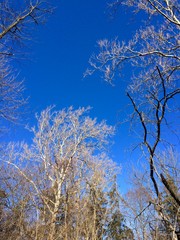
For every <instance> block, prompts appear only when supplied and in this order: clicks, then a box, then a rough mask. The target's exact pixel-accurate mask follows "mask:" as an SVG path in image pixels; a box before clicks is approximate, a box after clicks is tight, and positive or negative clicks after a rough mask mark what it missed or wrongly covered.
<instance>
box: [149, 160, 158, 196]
mask: <svg viewBox="0 0 180 240" xmlns="http://www.w3.org/2000/svg"><path fill="white" fill-rule="evenodd" d="M150 178H151V180H152V182H153V185H154V189H155V192H156V195H157V197H159V189H158V185H157V182H156V180H155V178H154V161H153V156H152V155H150Z"/></svg>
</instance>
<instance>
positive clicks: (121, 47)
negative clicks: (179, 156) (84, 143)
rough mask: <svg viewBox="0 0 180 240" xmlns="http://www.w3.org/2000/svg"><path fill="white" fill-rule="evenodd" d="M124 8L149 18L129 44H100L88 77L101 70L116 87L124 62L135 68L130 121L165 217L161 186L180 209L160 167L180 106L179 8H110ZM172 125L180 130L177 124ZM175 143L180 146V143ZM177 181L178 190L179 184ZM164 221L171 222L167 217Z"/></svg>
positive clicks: (144, 0) (157, 4) (147, 3)
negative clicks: (137, 133)
mask: <svg viewBox="0 0 180 240" xmlns="http://www.w3.org/2000/svg"><path fill="white" fill-rule="evenodd" d="M122 5H123V6H128V7H131V8H132V9H133V10H134V11H135V12H138V11H144V17H146V16H147V17H148V20H147V21H146V23H145V25H143V26H142V28H141V29H138V30H137V32H136V34H135V36H134V37H133V38H132V40H130V41H129V42H128V43H125V42H120V41H118V40H117V39H115V40H113V41H109V40H100V41H98V44H99V48H100V52H99V54H97V55H93V56H92V57H91V58H90V61H89V62H90V65H91V68H90V69H89V70H87V72H86V73H87V74H92V73H94V72H95V71H96V70H98V71H100V72H102V73H103V76H104V79H105V80H106V81H108V82H109V83H111V84H113V80H114V79H115V78H117V77H120V73H121V71H122V67H123V66H125V64H129V65H131V66H132V67H133V73H134V76H133V77H132V79H131V81H130V82H129V84H128V87H127V96H128V98H129V99H130V102H131V104H132V107H133V113H132V115H131V119H133V120H135V121H136V123H137V122H138V123H139V125H138V127H140V129H142V135H141V139H142V142H141V143H140V144H139V146H140V149H141V151H142V153H143V155H144V159H146V161H147V162H148V166H149V177H150V179H151V182H152V187H153V189H154V193H155V199H156V200H155V201H153V204H154V207H155V209H156V211H157V213H158V214H159V215H160V216H161V217H162V219H164V218H165V214H164V212H163V211H162V207H163V202H162V193H161V190H160V189H161V186H162V185H163V186H164V187H165V189H166V190H167V192H168V194H169V195H170V196H171V198H172V199H173V201H175V203H176V204H177V208H176V209H179V207H180V198H179V193H178V192H177V191H174V189H175V188H173V187H172V185H170V184H169V183H168V177H167V175H165V174H164V172H163V171H164V170H163V169H164V168H165V166H164V165H163V164H160V159H161V158H160V156H161V153H162V151H165V150H167V148H168V147H169V146H170V145H171V143H167V141H168V142H169V139H165V132H167V131H169V134H171V131H170V121H171V117H170V116H171V114H170V113H172V112H173V115H174V117H173V118H174V120H176V119H177V116H178V104H176V105H175V103H176V102H175V100H174V98H175V97H177V95H179V93H180V89H179V85H178V84H179V70H180V56H179V49H180V42H179V38H180V31H179V29H180V5H179V2H178V1H168V0H159V1H154V0H138V1H133V0H125V1H116V2H113V3H112V4H111V6H113V7H115V6H118V7H119V6H120V7H121V6H122ZM171 127H172V129H173V131H175V132H176V131H178V130H177V125H176V123H175V122H174V124H173V126H171ZM138 131H139V130H138ZM165 140H166V141H165ZM175 144H176V146H178V144H179V143H178V141H176V143H175ZM176 146H174V147H176ZM174 183H175V185H176V187H177V188H178V186H179V182H174ZM164 221H167V222H168V219H166V220H165V219H164ZM171 227H172V228H171V230H172V236H173V238H172V239H179V232H176V231H175V230H174V226H171ZM178 231H179V230H178ZM173 234H174V235H173Z"/></svg>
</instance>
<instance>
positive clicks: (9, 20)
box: [0, 0, 51, 125]
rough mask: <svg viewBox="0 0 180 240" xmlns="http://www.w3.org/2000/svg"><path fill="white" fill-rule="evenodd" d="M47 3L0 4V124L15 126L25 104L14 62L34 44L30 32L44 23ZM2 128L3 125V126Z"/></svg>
mask: <svg viewBox="0 0 180 240" xmlns="http://www.w3.org/2000/svg"><path fill="white" fill-rule="evenodd" d="M50 11H51V9H50V6H48V4H47V2H45V1H41V0H36V1H30V0H29V1H9V0H4V1H1V3H0V68H1V71H0V121H1V122H2V121H3V120H6V121H10V122H16V120H17V119H18V116H19V114H18V113H20V112H19V109H20V108H21V106H23V105H24V104H25V103H26V99H25V98H24V97H23V89H24V87H23V82H22V81H19V80H18V74H17V71H16V70H15V69H14V67H13V61H12V60H15V59H19V58H20V54H23V55H24V49H25V48H23V44H24V43H25V42H27V40H31V36H32V33H31V30H32V26H33V23H34V24H35V25H37V24H39V23H42V22H44V20H45V15H46V13H47V12H50ZM2 125H3V124H2Z"/></svg>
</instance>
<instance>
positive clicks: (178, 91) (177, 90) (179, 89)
mask: <svg viewBox="0 0 180 240" xmlns="http://www.w3.org/2000/svg"><path fill="white" fill-rule="evenodd" d="M177 94H180V88H177V89H176V90H174V91H173V92H171V93H168V94H167V100H169V99H171V98H173V97H174V96H175V95H177Z"/></svg>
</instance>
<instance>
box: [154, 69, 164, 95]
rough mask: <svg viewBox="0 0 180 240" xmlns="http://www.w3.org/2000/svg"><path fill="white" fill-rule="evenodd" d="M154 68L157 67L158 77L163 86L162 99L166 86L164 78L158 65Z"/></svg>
mask: <svg viewBox="0 0 180 240" xmlns="http://www.w3.org/2000/svg"><path fill="white" fill-rule="evenodd" d="M156 68H157V71H158V74H159V77H160V78H161V83H162V88H163V95H164V99H165V98H166V87H165V84H164V78H163V76H162V74H161V71H160V69H159V67H158V66H156Z"/></svg>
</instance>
